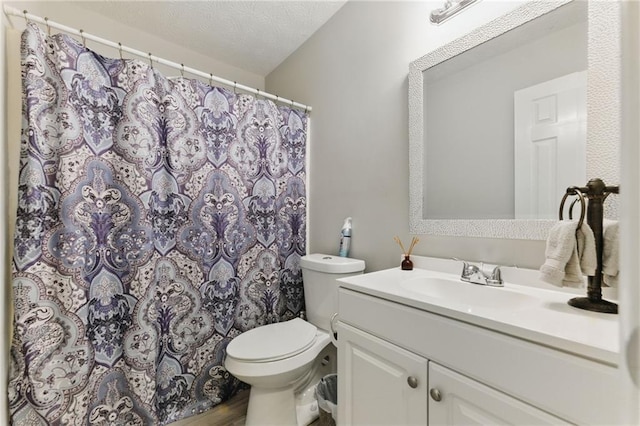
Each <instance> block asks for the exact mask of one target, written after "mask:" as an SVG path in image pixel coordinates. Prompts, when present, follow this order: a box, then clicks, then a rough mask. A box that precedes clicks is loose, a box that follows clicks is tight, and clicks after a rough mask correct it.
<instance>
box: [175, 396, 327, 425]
mask: <svg viewBox="0 0 640 426" xmlns="http://www.w3.org/2000/svg"><path fill="white" fill-rule="evenodd" d="M248 403H249V390H248V389H247V390H243V391H240V392H238V394H237V395H236V396H234V397H233V398H231V399H230V400H229V401H227V402H225V403H224V404H220V405H218V406H216V407H214V408H213V409H211V410H209V411H207V412H206V413H202V414H200V415H198V416H193V417H189V418H188V419H184V420H179V421H177V422H175V423H171V425H170V426H244V419H245V417H246V415H247V404H248ZM317 425H319V421H318V420H316V421H315V422H313V423H311V425H310V426H317Z"/></svg>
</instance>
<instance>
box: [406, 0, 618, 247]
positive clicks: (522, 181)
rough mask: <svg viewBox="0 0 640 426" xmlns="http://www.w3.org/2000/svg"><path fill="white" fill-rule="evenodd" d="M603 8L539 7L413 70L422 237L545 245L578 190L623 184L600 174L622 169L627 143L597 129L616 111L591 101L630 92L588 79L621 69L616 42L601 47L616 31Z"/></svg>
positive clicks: (413, 158)
mask: <svg viewBox="0 0 640 426" xmlns="http://www.w3.org/2000/svg"><path fill="white" fill-rule="evenodd" d="M594 3H599V2H594ZM600 9H603V7H602V6H598V5H591V4H589V3H587V2H583V1H564V2H543V3H538V2H532V3H527V4H525V5H524V6H521V7H520V8H518V9H516V10H514V11H513V12H510V13H509V14H507V15H505V16H503V17H501V18H499V19H497V20H495V21H493V22H491V23H489V24H487V25H485V26H483V27H481V28H479V29H477V30H475V31H473V32H471V33H469V34H468V35H467V36H465V37H463V38H461V39H458V40H455V41H454V42H452V43H449V44H448V45H446V46H443V47H441V48H440V49H437V50H436V51H434V52H431V53H430V54H427V55H425V56H423V57H422V58H420V59H418V60H416V61H414V62H413V63H412V64H411V66H410V73H409V93H410V95H409V113H410V203H411V204H410V215H411V218H410V219H411V220H410V231H411V232H412V233H416V234H432V235H460V236H478V237H495V238H518V239H545V238H546V236H547V231H548V228H549V227H550V226H551V225H552V224H553V222H554V221H555V220H556V217H557V214H558V213H557V209H558V205H559V203H560V200H561V199H562V196H563V194H564V192H565V190H566V188H567V187H569V186H573V185H584V184H585V183H586V181H587V180H588V178H590V177H602V178H603V179H604V180H605V182H612V183H611V184H617V183H618V175H617V173H618V167H617V164H616V165H615V166H614V167H613V169H614V171H613V172H612V170H611V169H612V167H611V162H608V163H607V162H606V161H605V162H604V163H606V167H605V166H604V165H602V166H598V165H597V164H598V162H600V163H602V161H601V160H600V159H601V158H617V155H618V141H617V139H611V138H609V139H607V140H606V141H604V143H602V142H603V140H601V139H600V137H601V136H599V135H597V127H599V126H600V124H598V123H596V122H597V121H599V120H601V118H596V119H595V121H596V122H594V123H593V124H592V123H591V121H592V120H591V116H590V119H589V122H588V123H587V112H588V111H589V112H594V111H599V108H602V107H605V105H603V104H602V103H603V99H601V98H595V97H594V96H591V95H590V94H589V93H591V94H593V93H599V92H600V91H602V90H606V91H608V92H612V93H616V91H617V86H616V85H617V84H618V83H619V82H617V81H616V78H615V77H614V78H612V79H611V80H609V81H594V79H593V78H588V76H587V75H589V76H591V77H593V76H594V72H598V71H599V68H601V67H602V66H608V67H611V66H612V64H611V62H612V61H611V58H607V55H610V52H609V50H610V48H611V46H610V43H608V42H607V40H601V39H598V40H595V41H594V40H592V38H593V37H592V36H593V34H594V30H592V29H591V27H592V26H595V27H597V25H598V21H600V22H601V23H603V22H606V26H608V27H609V29H610V30H611V29H615V28H612V25H613V26H614V27H615V25H616V23H615V19H614V20H613V21H609V20H608V19H610V16H607V13H604V14H603V11H602V10H600ZM605 12H606V10H605ZM588 30H589V31H590V35H589V36H588ZM611 33H613V35H609V36H608V37H609V40H608V41H609V42H612V43H614V44H615V43H616V39H617V37H619V31H610V34H611ZM614 50H615V49H614ZM618 62H619V61H616V60H614V61H613V63H614V64H615V66H618V67H619V63H618ZM587 69H588V71H587ZM614 71H615V70H614ZM596 100H597V101H598V102H595V101H596ZM607 102H611V104H610V105H609V106H608V107H612V106H613V110H614V117H611V113H609V115H610V117H609V118H615V114H616V112H615V111H616V110H617V109H618V108H619V106H618V104H616V103H615V100H612V101H608V100H606V99H605V100H604V103H605V104H606V103H607ZM607 125H608V126H609V127H611V126H613V127H615V126H616V125H617V124H616V123H615V122H609V123H607ZM592 128H595V129H596V131H592V130H591V129H592ZM614 130H615V129H614ZM594 151H595V153H594ZM605 151H606V152H605ZM587 165H589V166H587ZM608 202H609V201H608ZM609 216H610V217H611V215H609Z"/></svg>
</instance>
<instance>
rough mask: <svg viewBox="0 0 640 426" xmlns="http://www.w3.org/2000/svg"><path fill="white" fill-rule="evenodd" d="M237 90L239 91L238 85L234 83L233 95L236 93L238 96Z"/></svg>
mask: <svg viewBox="0 0 640 426" xmlns="http://www.w3.org/2000/svg"><path fill="white" fill-rule="evenodd" d="M236 89H238V83H236V82H235V81H234V82H233V93H235V94H236V95H237V94H238V92H237V91H236Z"/></svg>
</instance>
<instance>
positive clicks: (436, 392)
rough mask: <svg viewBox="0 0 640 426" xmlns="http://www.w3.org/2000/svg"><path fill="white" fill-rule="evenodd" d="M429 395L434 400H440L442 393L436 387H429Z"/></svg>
mask: <svg viewBox="0 0 640 426" xmlns="http://www.w3.org/2000/svg"><path fill="white" fill-rule="evenodd" d="M429 395H431V398H433V400H434V401H436V402H440V401H442V394H441V393H440V390H438V389H436V388H431V390H430V391H429Z"/></svg>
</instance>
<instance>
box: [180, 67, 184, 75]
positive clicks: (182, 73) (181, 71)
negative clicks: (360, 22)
mask: <svg viewBox="0 0 640 426" xmlns="http://www.w3.org/2000/svg"><path fill="white" fill-rule="evenodd" d="M180 77H182V78H184V64H180Z"/></svg>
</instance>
